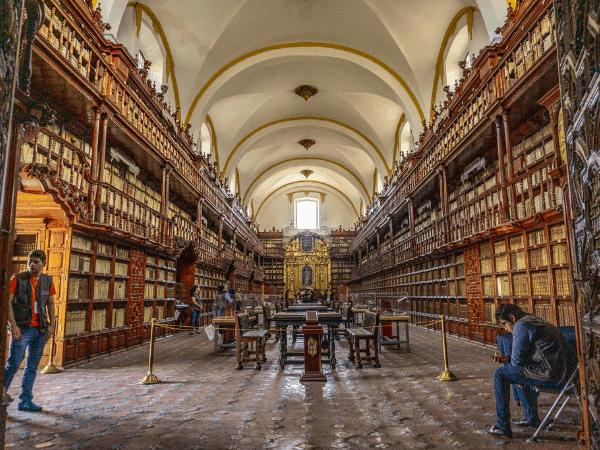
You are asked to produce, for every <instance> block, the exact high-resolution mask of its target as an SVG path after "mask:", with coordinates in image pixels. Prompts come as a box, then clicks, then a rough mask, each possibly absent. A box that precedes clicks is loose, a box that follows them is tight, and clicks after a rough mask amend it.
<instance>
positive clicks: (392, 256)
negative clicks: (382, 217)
mask: <svg viewBox="0 0 600 450" xmlns="http://www.w3.org/2000/svg"><path fill="white" fill-rule="evenodd" d="M392 222H393V220H392V216H390V249H393V248H394V225H393V224H392ZM390 255H391V258H392V264H393V265H394V264H396V251H395V250H392V252H391V253H390Z"/></svg>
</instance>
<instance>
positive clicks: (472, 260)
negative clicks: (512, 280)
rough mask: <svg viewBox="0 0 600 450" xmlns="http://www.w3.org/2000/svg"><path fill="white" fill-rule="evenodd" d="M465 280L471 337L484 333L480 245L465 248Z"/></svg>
mask: <svg viewBox="0 0 600 450" xmlns="http://www.w3.org/2000/svg"><path fill="white" fill-rule="evenodd" d="M465 282H466V285H467V308H468V310H469V339H473V335H474V334H482V332H483V330H482V329H481V324H482V322H483V320H484V315H483V298H482V291H481V276H480V271H479V245H473V246H471V247H469V248H467V249H465Z"/></svg>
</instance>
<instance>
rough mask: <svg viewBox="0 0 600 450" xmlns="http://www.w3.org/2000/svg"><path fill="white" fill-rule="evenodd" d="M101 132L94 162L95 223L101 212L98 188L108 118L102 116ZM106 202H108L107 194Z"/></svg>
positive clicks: (100, 181) (100, 180)
mask: <svg viewBox="0 0 600 450" xmlns="http://www.w3.org/2000/svg"><path fill="white" fill-rule="evenodd" d="M101 127H102V132H101V137H100V146H99V149H98V159H97V160H96V167H97V170H96V181H97V182H98V184H97V185H96V204H95V212H94V220H95V221H96V222H100V221H101V219H102V217H101V212H102V188H101V187H100V183H102V182H103V181H104V161H105V160H106V132H107V131H108V116H107V115H103V116H102V124H101ZM92 172H93V171H92ZM106 201H107V202H108V192H107V197H106Z"/></svg>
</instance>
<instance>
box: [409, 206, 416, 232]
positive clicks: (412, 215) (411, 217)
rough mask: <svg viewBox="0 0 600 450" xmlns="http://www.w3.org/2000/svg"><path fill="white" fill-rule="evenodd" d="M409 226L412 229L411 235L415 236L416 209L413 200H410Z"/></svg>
mask: <svg viewBox="0 0 600 450" xmlns="http://www.w3.org/2000/svg"><path fill="white" fill-rule="evenodd" d="M408 226H409V227H410V235H411V236H412V235H414V234H415V208H414V205H413V201H412V198H409V199H408Z"/></svg>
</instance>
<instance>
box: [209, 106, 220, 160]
mask: <svg viewBox="0 0 600 450" xmlns="http://www.w3.org/2000/svg"><path fill="white" fill-rule="evenodd" d="M206 124H207V125H208V126H209V127H210V142H211V145H212V149H213V150H214V152H215V161H216V162H217V168H218V167H219V147H218V146H217V133H216V132H215V127H214V125H213V123H212V120H211V118H210V116H209V115H208V114H207V115H206Z"/></svg>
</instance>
